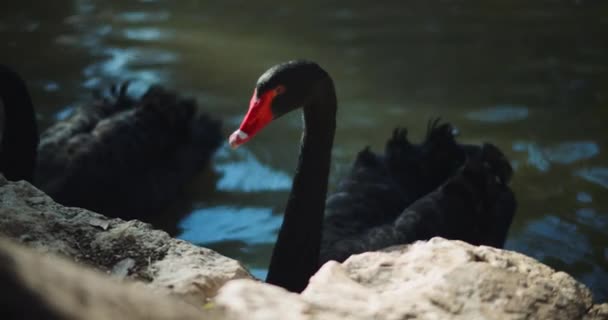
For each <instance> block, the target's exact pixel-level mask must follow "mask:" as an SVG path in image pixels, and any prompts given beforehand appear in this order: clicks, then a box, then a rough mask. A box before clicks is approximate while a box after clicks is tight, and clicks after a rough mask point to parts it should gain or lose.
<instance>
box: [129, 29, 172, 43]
mask: <svg viewBox="0 0 608 320" xmlns="http://www.w3.org/2000/svg"><path fill="white" fill-rule="evenodd" d="M123 33H124V35H125V38H127V39H130V40H139V41H155V40H162V39H166V38H169V37H171V36H172V35H173V33H172V32H168V31H165V30H160V29H158V28H128V29H125V30H124V31H123Z"/></svg>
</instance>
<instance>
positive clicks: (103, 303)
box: [0, 239, 216, 320]
mask: <svg viewBox="0 0 608 320" xmlns="http://www.w3.org/2000/svg"><path fill="white" fill-rule="evenodd" d="M0 283H2V286H0V308H1V309H0V315H2V316H1V318H2V319H6V320H10V319H49V320H67V319H83V320H84V319H86V320H102V319H107V320H117V319H134V320H138V319H142V320H143V319H147V320H154V319H158V320H160V319H181V320H187V319H215V318H216V317H215V315H214V314H213V313H212V312H213V310H204V308H203V307H202V305H201V306H198V307H197V306H193V305H191V304H188V303H185V302H183V301H180V300H179V299H177V298H176V297H172V296H169V295H164V294H162V293H159V292H152V291H150V290H146V288H144V286H143V285H141V284H139V285H138V284H136V283H132V282H129V281H119V279H116V278H115V277H110V276H108V275H106V274H102V273H100V272H99V271H95V270H88V269H87V268H83V267H82V266H80V265H77V264H75V263H73V262H70V261H67V259H62V258H59V257H56V256H54V255H52V254H43V255H41V254H39V253H38V252H36V251H35V250H33V249H30V248H25V247H22V246H18V245H16V244H13V243H10V242H9V241H8V240H6V239H0Z"/></svg>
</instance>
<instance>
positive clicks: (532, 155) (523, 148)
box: [513, 141, 600, 175]
mask: <svg viewBox="0 0 608 320" xmlns="http://www.w3.org/2000/svg"><path fill="white" fill-rule="evenodd" d="M513 150H514V151H518V152H527V153H528V161H527V163H528V164H529V165H531V166H533V167H535V168H536V169H538V170H540V171H543V172H546V171H549V169H550V168H551V164H552V163H554V164H573V163H574V162H577V161H581V160H587V159H591V158H593V157H595V156H596V155H597V154H599V153H600V148H599V146H598V144H597V143H595V142H593V141H578V142H562V143H559V144H557V145H554V146H549V147H540V146H539V145H538V144H537V143H534V142H523V141H517V142H515V143H513ZM579 175H580V174H579Z"/></svg>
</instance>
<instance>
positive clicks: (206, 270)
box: [0, 175, 251, 305]
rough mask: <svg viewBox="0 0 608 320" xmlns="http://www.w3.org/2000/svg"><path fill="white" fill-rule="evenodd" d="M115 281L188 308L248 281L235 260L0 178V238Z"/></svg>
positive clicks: (143, 226)
mask: <svg viewBox="0 0 608 320" xmlns="http://www.w3.org/2000/svg"><path fill="white" fill-rule="evenodd" d="M2 234H3V235H5V236H8V237H10V238H13V239H17V240H18V241H20V242H22V243H24V244H27V245H29V246H32V247H35V248H37V249H38V250H39V251H42V252H52V253H58V254H61V255H64V256H68V257H70V258H71V259H73V260H75V261H78V262H81V263H84V264H87V265H90V266H93V267H95V268H97V269H100V270H102V271H105V272H108V273H113V274H114V275H116V276H118V277H128V278H130V279H136V280H142V281H144V282H146V283H149V284H150V285H151V287H153V288H156V289H160V290H169V291H170V292H172V293H174V294H177V295H179V296H181V297H182V298H184V299H187V300H188V301H190V302H191V303H194V304H198V305H200V304H202V303H205V302H206V301H207V299H208V298H210V297H213V296H215V294H216V293H217V290H218V289H219V288H220V287H221V286H222V285H223V284H224V283H225V282H226V281H228V280H231V279H239V278H250V277H251V275H250V274H249V272H248V271H247V270H246V269H245V268H243V267H242V266H241V264H240V263H238V262H237V261H235V260H232V259H229V258H227V257H224V256H222V255H220V254H218V253H216V252H215V251H212V250H210V249H206V248H200V247H197V246H194V245H192V244H189V243H187V242H185V241H181V240H177V239H173V238H171V237H170V236H169V235H168V234H167V233H165V232H163V231H159V230H154V229H152V228H151V227H150V225H148V224H146V223H143V222H140V221H136V220H133V221H128V222H126V221H123V220H120V219H109V218H106V217H104V216H102V215H100V214H97V213H94V212H91V211H88V210H84V209H79V208H68V207H64V206H62V205H59V204H57V203H55V202H53V201H52V200H51V199H50V198H49V197H48V196H46V195H45V194H44V193H42V192H41V191H39V190H38V189H36V188H34V187H33V186H31V185H30V184H29V183H27V182H24V181H20V182H9V181H7V180H6V179H5V178H4V177H2V176H1V175H0V235H2Z"/></svg>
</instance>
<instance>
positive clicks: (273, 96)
mask: <svg viewBox="0 0 608 320" xmlns="http://www.w3.org/2000/svg"><path fill="white" fill-rule="evenodd" d="M328 77H329V75H328V74H327V72H325V70H323V69H322V68H321V67H320V66H319V65H318V64H316V63H314V62H311V61H306V60H293V61H288V62H285V63H281V64H278V65H275V66H273V67H271V68H270V69H268V70H266V72H264V73H263V74H262V75H261V76H260V78H259V79H258V81H257V84H256V86H255V89H254V90H253V95H252V97H251V100H250V101H249V110H248V111H247V114H246V115H245V117H244V118H243V121H242V122H241V125H240V126H239V129H237V130H236V131H235V132H234V133H232V134H231V135H230V138H229V142H230V146H231V147H232V148H237V147H239V146H240V145H242V144H244V143H245V142H247V141H249V140H250V139H251V138H253V136H254V135H256V134H257V133H258V132H260V131H261V130H262V129H263V128H264V127H266V126H267V125H268V124H269V123H270V122H272V121H273V120H275V119H277V118H279V117H280V116H282V115H284V114H287V113H289V112H290V111H293V110H295V109H298V108H300V107H302V106H304V105H306V104H307V103H308V102H309V101H310V99H312V98H313V97H314V96H315V92H316V90H317V89H318V87H319V84H321V83H322V81H323V80H325V79H328Z"/></svg>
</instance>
